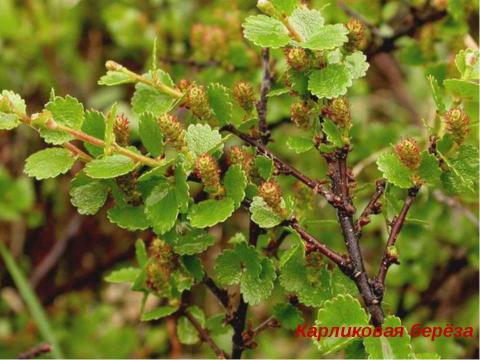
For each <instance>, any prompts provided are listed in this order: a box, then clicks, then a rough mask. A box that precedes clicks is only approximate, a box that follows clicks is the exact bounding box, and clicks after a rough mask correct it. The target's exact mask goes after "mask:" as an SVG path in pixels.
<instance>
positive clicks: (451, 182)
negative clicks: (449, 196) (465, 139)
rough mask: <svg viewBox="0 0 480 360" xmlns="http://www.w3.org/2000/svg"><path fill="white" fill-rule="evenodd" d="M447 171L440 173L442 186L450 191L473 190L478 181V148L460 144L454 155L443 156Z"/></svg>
mask: <svg viewBox="0 0 480 360" xmlns="http://www.w3.org/2000/svg"><path fill="white" fill-rule="evenodd" d="M443 159H444V160H445V163H446V164H447V166H448V171H447V172H445V173H443V174H442V181H443V184H444V186H445V187H446V188H447V189H448V190H449V191H450V192H452V193H459V194H461V193H468V192H474V189H475V188H476V186H475V184H476V183H477V181H478V149H477V148H476V147H474V146H472V145H462V146H460V148H459V150H458V154H457V156H456V157H451V158H446V157H443Z"/></svg>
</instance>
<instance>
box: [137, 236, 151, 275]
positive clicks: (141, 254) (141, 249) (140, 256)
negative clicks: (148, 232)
mask: <svg viewBox="0 0 480 360" xmlns="http://www.w3.org/2000/svg"><path fill="white" fill-rule="evenodd" d="M135 257H136V258H137V262H138V265H139V266H140V267H141V268H143V267H144V266H145V265H146V264H147V262H148V254H147V248H146V247H145V243H144V242H143V240H142V239H138V240H137V241H135Z"/></svg>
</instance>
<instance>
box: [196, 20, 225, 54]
mask: <svg viewBox="0 0 480 360" xmlns="http://www.w3.org/2000/svg"><path fill="white" fill-rule="evenodd" d="M190 44H191V45H192V48H193V50H194V53H195V57H196V58H198V59H200V60H217V61H218V60H222V59H223V58H224V57H225V55H226V54H227V51H228V47H227V44H228V39H227V34H226V33H225V31H224V30H223V29H222V28H220V27H219V26H216V25H204V24H195V25H193V27H192V30H191V32H190Z"/></svg>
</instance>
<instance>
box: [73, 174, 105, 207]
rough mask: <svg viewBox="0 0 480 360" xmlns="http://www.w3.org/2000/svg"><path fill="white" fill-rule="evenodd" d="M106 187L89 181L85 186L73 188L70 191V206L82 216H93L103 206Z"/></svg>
mask: <svg viewBox="0 0 480 360" xmlns="http://www.w3.org/2000/svg"><path fill="white" fill-rule="evenodd" d="M107 196H108V187H107V186H106V185H105V184H104V183H102V182H101V181H90V182H88V183H87V184H85V185H80V186H73V185H72V188H71V190H70V197H71V198H70V200H71V202H72V205H73V206H75V207H76V208H77V211H78V212H79V213H80V214H82V215H93V214H96V213H97V211H98V210H100V208H101V207H102V206H103V205H104V204H105V201H106V200H107Z"/></svg>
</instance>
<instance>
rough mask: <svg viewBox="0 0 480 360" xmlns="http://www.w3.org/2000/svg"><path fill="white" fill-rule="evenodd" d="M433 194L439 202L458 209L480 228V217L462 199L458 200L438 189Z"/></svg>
mask: <svg viewBox="0 0 480 360" xmlns="http://www.w3.org/2000/svg"><path fill="white" fill-rule="evenodd" d="M433 196H434V197H435V199H436V200H437V201H438V202H440V203H442V204H445V205H447V206H449V207H451V208H454V209H457V210H458V211H459V212H461V213H462V214H463V215H464V216H465V217H466V218H467V219H468V221H470V222H471V223H472V224H473V225H475V226H476V227H477V228H480V223H479V222H478V217H477V216H476V215H475V214H474V213H473V212H472V211H471V210H470V209H468V208H466V207H465V206H463V204H462V203H461V202H460V201H458V200H457V199H455V198H453V197H450V196H447V195H445V194H444V193H443V192H441V191H440V190H438V189H437V190H434V191H433Z"/></svg>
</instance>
